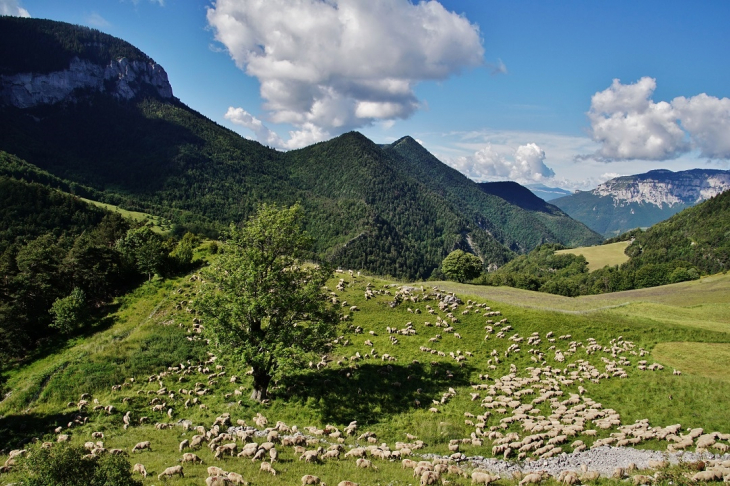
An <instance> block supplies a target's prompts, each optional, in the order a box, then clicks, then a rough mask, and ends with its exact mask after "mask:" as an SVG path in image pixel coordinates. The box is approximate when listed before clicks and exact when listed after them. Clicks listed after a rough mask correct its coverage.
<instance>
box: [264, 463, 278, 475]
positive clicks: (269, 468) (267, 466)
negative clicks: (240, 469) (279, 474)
mask: <svg viewBox="0 0 730 486" xmlns="http://www.w3.org/2000/svg"><path fill="white" fill-rule="evenodd" d="M261 470H262V471H264V472H268V473H271V474H272V475H273V476H276V470H274V468H273V467H272V466H271V463H268V462H266V461H264V462H262V463H261Z"/></svg>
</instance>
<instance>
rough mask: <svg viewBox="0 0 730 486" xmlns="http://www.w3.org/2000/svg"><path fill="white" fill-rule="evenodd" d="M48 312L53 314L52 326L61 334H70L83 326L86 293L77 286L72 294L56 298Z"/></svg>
mask: <svg viewBox="0 0 730 486" xmlns="http://www.w3.org/2000/svg"><path fill="white" fill-rule="evenodd" d="M48 312H50V313H51V314H52V315H53V323H52V324H51V327H53V328H56V329H58V330H59V332H60V333H61V334H70V333H72V332H73V331H75V330H76V329H78V328H79V327H83V325H84V322H85V320H86V293H84V291H83V290H81V289H80V288H78V287H76V288H75V289H73V291H72V292H71V295H69V296H67V297H64V298H63V299H56V301H55V302H53V305H52V306H51V309H50V310H49V311H48Z"/></svg>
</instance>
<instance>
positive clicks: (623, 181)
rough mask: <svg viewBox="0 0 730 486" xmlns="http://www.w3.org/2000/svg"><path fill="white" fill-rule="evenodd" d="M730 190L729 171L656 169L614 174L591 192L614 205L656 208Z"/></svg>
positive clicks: (688, 202)
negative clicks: (606, 197) (607, 198)
mask: <svg viewBox="0 0 730 486" xmlns="http://www.w3.org/2000/svg"><path fill="white" fill-rule="evenodd" d="M728 189H730V171H722V170H703V169H694V170H688V171H683V172H671V171H668V170H656V171H651V172H648V173H646V174H640V175H636V176H628V177H617V178H615V179H611V180H610V181H607V182H604V183H603V184H601V185H600V186H598V187H597V188H596V189H594V190H593V191H592V192H593V194H595V195H596V196H610V197H611V198H612V199H613V204H614V206H625V205H627V204H630V203H640V204H652V205H654V206H658V207H660V208H661V207H673V206H675V205H690V206H691V205H694V204H697V203H700V202H702V201H704V200H706V199H709V198H711V197H714V196H716V195H718V194H720V193H722V192H724V191H726V190H728Z"/></svg>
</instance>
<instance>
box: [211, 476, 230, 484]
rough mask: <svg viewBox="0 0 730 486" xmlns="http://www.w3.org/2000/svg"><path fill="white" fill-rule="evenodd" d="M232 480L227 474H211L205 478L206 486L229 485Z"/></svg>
mask: <svg viewBox="0 0 730 486" xmlns="http://www.w3.org/2000/svg"><path fill="white" fill-rule="evenodd" d="M229 484H231V481H230V480H229V479H228V478H227V477H225V476H210V477H208V478H205V486H228V485H229Z"/></svg>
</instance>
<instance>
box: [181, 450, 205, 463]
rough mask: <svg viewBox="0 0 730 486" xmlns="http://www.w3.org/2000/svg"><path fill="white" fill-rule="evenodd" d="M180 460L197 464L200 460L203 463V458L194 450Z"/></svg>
mask: <svg viewBox="0 0 730 486" xmlns="http://www.w3.org/2000/svg"><path fill="white" fill-rule="evenodd" d="M180 462H192V463H193V464H195V463H196V462H199V463H200V464H203V460H202V459H201V458H199V457H198V456H197V455H195V454H193V453H192V452H186V453H185V454H183V456H182V459H180Z"/></svg>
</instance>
